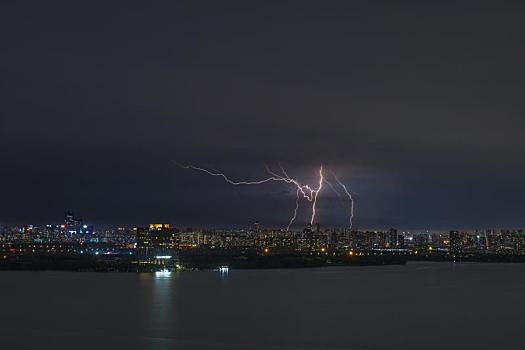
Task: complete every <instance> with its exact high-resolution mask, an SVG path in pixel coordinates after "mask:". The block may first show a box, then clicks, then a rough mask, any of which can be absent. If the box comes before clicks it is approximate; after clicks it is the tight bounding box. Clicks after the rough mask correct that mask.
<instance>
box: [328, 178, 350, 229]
mask: <svg viewBox="0 0 525 350" xmlns="http://www.w3.org/2000/svg"><path fill="white" fill-rule="evenodd" d="M332 176H333V177H334V180H335V181H336V182H337V183H338V184H339V186H341V187H342V188H343V191H344V192H345V194H346V196H347V197H348V199H349V200H350V229H352V225H353V223H352V220H353V219H354V199H353V198H352V195H351V194H350V192H349V191H348V189H347V188H346V186H345V184H343V183H342V182H341V181H339V179H338V178H337V175H336V174H335V173H334V172H333V171H332Z"/></svg>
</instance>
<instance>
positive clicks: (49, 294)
mask: <svg viewBox="0 0 525 350" xmlns="http://www.w3.org/2000/svg"><path fill="white" fill-rule="evenodd" d="M524 325H525V264H467V263H461V264H452V263H410V264H408V265H406V266H383V267H344V268H320V269H296V270H230V271H229V273H227V274H221V273H219V272H214V271H208V272H182V273H173V274H171V275H159V274H157V275H156V274H132V273H129V274H128V273H72V272H0V348H1V349H68V350H71V349H95V348H99V349H232V350H235V349H460V348H461V349H476V350H479V349H492V350H493V349H518V348H525V345H524V344H525V338H524V336H523V326H524Z"/></svg>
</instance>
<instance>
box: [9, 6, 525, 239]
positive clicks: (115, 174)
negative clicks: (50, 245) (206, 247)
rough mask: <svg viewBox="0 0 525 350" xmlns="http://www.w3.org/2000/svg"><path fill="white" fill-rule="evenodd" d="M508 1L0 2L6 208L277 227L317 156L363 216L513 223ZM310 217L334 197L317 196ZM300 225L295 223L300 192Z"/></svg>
mask: <svg viewBox="0 0 525 350" xmlns="http://www.w3.org/2000/svg"><path fill="white" fill-rule="evenodd" d="M524 12H525V8H524V6H523V5H522V4H519V2H517V1H512V2H506V1H493V2H485V1H472V2H461V1H454V2H448V1H435V2H426V1H413V2H399V1H340V2H338V1H294V2H292V1H276V2H270V1H166V2H161V1H155V2H151V3H148V2H144V1H140V2H138V1H137V2H134V1H125V2H121V3H120V4H117V3H116V2H100V3H97V2H93V1H89V2H83V4H80V2H72V1H64V2H53V1H51V2H44V1H25V2H22V1H17V2H11V1H3V2H2V4H1V5H0V39H1V45H0V67H1V78H0V96H1V97H0V198H1V201H0V224H11V223H46V222H60V221H61V220H62V216H63V212H64V210H65V209H71V210H74V211H75V212H76V213H78V215H79V216H81V217H83V218H84V219H85V220H86V221H88V222H93V223H95V224H96V225H113V224H144V223H148V222H154V221H161V222H171V223H172V224H174V225H176V226H185V225H186V226H189V225H192V226H194V227H196V226H225V225H248V224H249V223H250V222H251V221H253V220H260V221H261V223H262V224H263V225H266V226H285V225H286V222H287V220H288V218H289V216H290V215H291V212H292V210H293V207H294V200H295V198H294V196H295V191H294V189H293V188H291V187H289V186H286V185H283V184H270V185H266V186H260V187H251V188H246V187H245V188H240V187H232V186H230V185H228V184H226V183H224V182H223V181H221V180H220V179H217V178H213V177H210V176H207V175H204V174H201V173H198V172H194V171H191V170H183V169H180V168H179V167H177V166H176V165H175V163H174V162H173V161H179V162H183V163H193V164H197V165H201V166H208V167H211V168H214V169H220V170H222V171H224V172H226V173H227V174H228V175H229V176H231V177H232V178H235V179H241V178H248V179H258V178H262V177H264V175H265V169H264V163H268V164H277V163H278V162H281V163H282V164H283V165H284V166H285V167H286V168H287V169H288V170H289V172H290V173H291V174H293V175H294V176H295V177H298V178H300V179H301V180H303V181H305V182H308V181H310V182H313V181H315V180H316V179H315V175H316V171H317V168H318V166H319V164H321V163H322V164H324V165H325V166H326V167H329V168H331V169H333V170H335V171H337V173H338V175H339V177H340V178H341V180H344V182H345V183H346V184H347V185H348V186H349V187H350V189H351V190H352V192H353V193H354V195H355V199H356V219H355V225H356V227H357V228H376V227H377V228H387V227H390V226H393V227H397V228H400V229H402V228H410V229H412V228H421V229H427V228H428V229H446V228H477V227H480V228H486V227H523V226H525V215H524V214H525V182H524V180H523V179H524V178H525V158H524V157H523V154H524V151H525V142H524V130H525V118H524V113H525V98H524V96H523V94H524V83H525V70H524V69H523V67H524V63H523V62H525V45H524V41H523V38H524V35H525V21H524V18H525V13H524ZM319 198H320V200H319V222H320V223H321V225H324V226H342V225H344V224H345V223H346V219H347V217H346V212H345V210H344V209H343V208H341V205H340V203H339V201H338V200H337V198H336V197H335V196H334V195H333V194H330V193H329V192H325V193H324V196H323V195H321V196H320V197H319ZM302 209H303V210H302V211H301V215H300V217H299V220H298V226H301V225H303V224H304V223H305V222H306V221H307V216H308V212H307V208H306V207H302Z"/></svg>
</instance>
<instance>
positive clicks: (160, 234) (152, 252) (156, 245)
mask: <svg viewBox="0 0 525 350" xmlns="http://www.w3.org/2000/svg"><path fill="white" fill-rule="evenodd" d="M176 248H177V229H175V228H171V227H170V225H169V224H150V225H149V228H138V229H137V257H138V258H139V260H155V259H166V258H167V257H172V256H173V255H174V254H175V249H176Z"/></svg>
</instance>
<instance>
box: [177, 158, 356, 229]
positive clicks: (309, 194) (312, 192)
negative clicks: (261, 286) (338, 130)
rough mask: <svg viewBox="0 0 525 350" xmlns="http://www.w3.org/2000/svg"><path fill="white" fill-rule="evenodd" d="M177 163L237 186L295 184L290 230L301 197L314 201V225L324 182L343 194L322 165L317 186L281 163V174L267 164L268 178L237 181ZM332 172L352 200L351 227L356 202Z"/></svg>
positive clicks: (218, 173) (312, 210)
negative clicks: (307, 183) (300, 178)
mask: <svg viewBox="0 0 525 350" xmlns="http://www.w3.org/2000/svg"><path fill="white" fill-rule="evenodd" d="M175 164H177V165H178V166H179V167H181V168H183V169H191V170H196V171H200V172H204V173H206V174H208V175H211V176H215V177H220V178H222V179H223V180H224V181H226V182H227V183H229V184H231V185H235V186H238V185H262V184H266V183H269V182H284V183H287V184H290V185H293V186H295V188H296V199H295V208H294V211H293V216H292V217H291V219H290V220H289V222H288V225H287V227H286V230H290V227H291V225H292V224H293V223H294V221H295V219H296V218H297V212H298V210H299V201H300V199H301V197H302V198H304V199H306V200H307V201H308V202H310V203H312V204H311V216H310V224H312V225H313V224H314V222H315V220H316V216H317V199H318V196H319V194H320V193H321V191H322V189H323V184H324V183H326V184H328V185H329V186H330V187H331V189H332V190H333V191H334V192H335V193H336V194H337V195H338V196H339V197H341V194H340V193H339V192H338V191H337V190H336V189H335V187H334V186H333V185H332V184H331V183H330V182H329V181H328V180H327V179H326V178H325V176H324V173H323V166H322V165H321V166H320V167H319V172H318V173H319V181H318V183H317V186H316V187H311V186H310V185H303V184H302V183H301V182H299V181H298V180H297V179H295V178H293V177H290V176H289V175H288V173H287V172H286V170H285V169H284V168H283V166H282V165H281V164H279V168H280V171H281V173H280V174H279V173H276V172H274V171H273V170H272V169H270V167H268V166H267V165H266V164H265V168H266V172H267V173H268V175H270V176H269V177H267V178H263V179H261V180H253V181H244V180H243V181H235V180H232V179H230V178H229V177H228V176H226V174H224V173H221V172H217V171H212V170H209V169H206V168H203V167H198V166H195V165H191V164H189V165H183V164H180V163H177V162H175ZM332 174H333V176H334V179H335V180H336V181H337V183H338V184H339V185H340V186H341V187H342V188H343V190H344V191H345V193H346V194H347V196H348V197H349V198H350V202H351V213H350V214H351V216H350V227H351V226H352V219H353V215H354V202H353V200H352V196H351V195H350V193H349V192H348V190H347V189H346V186H345V185H344V184H342V183H341V182H340V181H339V179H338V178H337V177H336V176H335V174H334V173H333V172H332Z"/></svg>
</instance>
